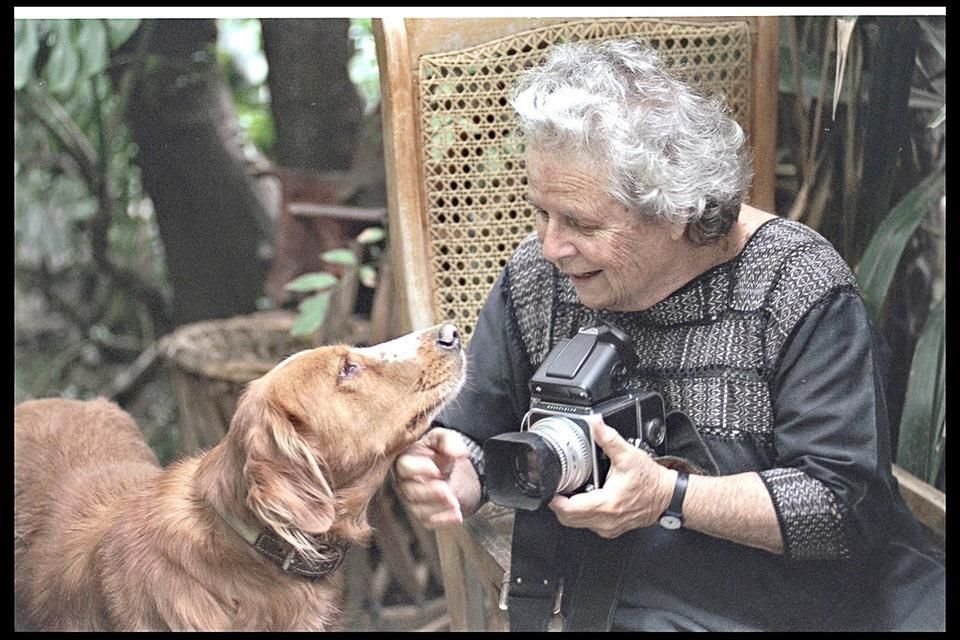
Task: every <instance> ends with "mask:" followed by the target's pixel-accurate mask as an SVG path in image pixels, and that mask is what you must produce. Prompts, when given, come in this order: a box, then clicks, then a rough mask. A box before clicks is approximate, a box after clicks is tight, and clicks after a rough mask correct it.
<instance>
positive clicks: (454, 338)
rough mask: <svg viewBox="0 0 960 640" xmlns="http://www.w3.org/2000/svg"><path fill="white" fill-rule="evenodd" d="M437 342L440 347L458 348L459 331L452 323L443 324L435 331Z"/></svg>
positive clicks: (457, 349)
mask: <svg viewBox="0 0 960 640" xmlns="http://www.w3.org/2000/svg"><path fill="white" fill-rule="evenodd" d="M437 344H438V345H440V348H441V349H453V350H455V351H459V350H460V331H459V330H457V328H456V327H455V326H454V325H452V324H444V325H442V326H441V327H440V331H438V332H437Z"/></svg>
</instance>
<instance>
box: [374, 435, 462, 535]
mask: <svg viewBox="0 0 960 640" xmlns="http://www.w3.org/2000/svg"><path fill="white" fill-rule="evenodd" d="M393 470H394V477H395V478H396V481H397V490H398V492H399V493H400V496H401V497H402V498H403V500H404V502H405V503H406V504H407V506H408V507H409V511H410V512H411V513H412V514H413V515H414V516H415V517H416V518H417V519H418V520H420V521H421V522H422V523H423V524H424V526H426V527H428V528H430V529H436V528H442V527H449V526H455V525H458V524H461V523H462V522H463V519H464V518H465V517H469V516H471V515H473V513H474V512H475V511H476V510H477V508H478V507H479V506H480V498H481V491H480V479H479V478H478V477H477V472H476V471H475V470H474V468H473V465H472V464H470V457H469V454H468V452H467V445H466V444H465V443H464V442H463V438H462V437H461V436H460V434H459V433H457V432H456V431H452V430H450V429H442V428H435V429H431V430H430V431H428V432H427V433H426V434H424V436H423V437H422V438H420V439H419V440H418V441H416V442H415V443H413V444H412V445H410V447H408V448H407V450H406V451H405V452H403V453H402V454H400V456H399V457H398V458H397V461H396V463H395V464H394V468H393Z"/></svg>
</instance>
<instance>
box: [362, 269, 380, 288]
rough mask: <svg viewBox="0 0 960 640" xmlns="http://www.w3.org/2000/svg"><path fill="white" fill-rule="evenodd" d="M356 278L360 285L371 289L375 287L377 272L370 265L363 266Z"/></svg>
mask: <svg viewBox="0 0 960 640" xmlns="http://www.w3.org/2000/svg"><path fill="white" fill-rule="evenodd" d="M357 277H359V279H360V284H362V285H363V286H365V287H369V288H370V289H373V288H374V287H376V286H377V270H376V269H374V268H373V266H372V265H369V264H365V265H363V266H362V267H360V272H359V273H358V276H357Z"/></svg>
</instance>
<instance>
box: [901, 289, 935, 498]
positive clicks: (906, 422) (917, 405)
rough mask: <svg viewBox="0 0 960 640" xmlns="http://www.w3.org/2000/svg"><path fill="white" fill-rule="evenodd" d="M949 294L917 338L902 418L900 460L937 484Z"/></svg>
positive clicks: (917, 474)
mask: <svg viewBox="0 0 960 640" xmlns="http://www.w3.org/2000/svg"><path fill="white" fill-rule="evenodd" d="M945 308H946V297H944V298H941V299H940V302H938V303H937V305H936V306H935V307H934V308H933V309H932V310H931V311H930V317H929V318H927V322H926V324H925V325H924V328H923V332H922V333H921V334H920V338H919V340H917V347H916V349H915V350H914V352H913V362H912V363H911V365H910V378H909V380H908V381H907V392H906V396H905V398H904V404H903V415H902V417H901V419H900V435H899V439H898V446H897V463H898V464H899V465H900V466H902V467H904V468H905V469H907V470H908V471H910V473H912V474H914V475H915V476H917V477H918V478H921V479H923V480H925V481H926V482H927V483H929V484H934V483H935V482H936V479H937V473H938V472H939V470H940V463H941V461H942V460H943V453H944V448H945V447H944V443H945V440H946V372H945V371H946V367H945V342H946V312H945Z"/></svg>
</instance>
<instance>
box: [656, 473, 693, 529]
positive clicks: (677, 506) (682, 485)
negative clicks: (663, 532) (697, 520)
mask: <svg viewBox="0 0 960 640" xmlns="http://www.w3.org/2000/svg"><path fill="white" fill-rule="evenodd" d="M688 480H689V476H688V475H687V472H685V471H677V483H676V484H675V485H674V487H673V497H672V498H671V499H670V505H669V506H668V507H667V510H666V511H664V512H663V515H661V516H660V523H661V524H663V525H664V526H667V520H674V522H679V523H680V524H681V525H682V524H683V499H684V498H685V497H686V495H687V481H688ZM668 528H678V527H676V526H672V527H670V526H668Z"/></svg>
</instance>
